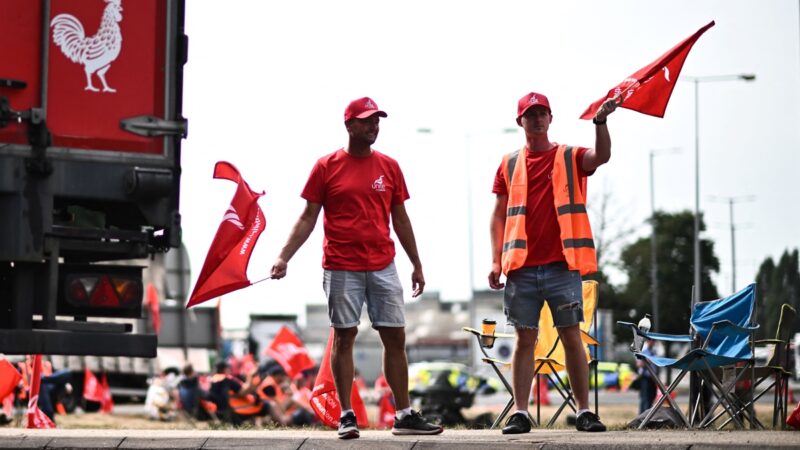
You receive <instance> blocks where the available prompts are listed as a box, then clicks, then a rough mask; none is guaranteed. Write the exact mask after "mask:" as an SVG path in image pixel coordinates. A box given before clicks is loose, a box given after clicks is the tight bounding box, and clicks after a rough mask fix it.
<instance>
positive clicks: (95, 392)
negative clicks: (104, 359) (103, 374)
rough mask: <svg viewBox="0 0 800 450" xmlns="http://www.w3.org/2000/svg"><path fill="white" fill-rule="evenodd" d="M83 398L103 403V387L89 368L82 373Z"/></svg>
mask: <svg viewBox="0 0 800 450" xmlns="http://www.w3.org/2000/svg"><path fill="white" fill-rule="evenodd" d="M83 398H85V399H86V400H91V401H93V402H97V403H102V402H103V386H101V385H100V383H99V382H98V381H97V377H96V376H94V374H93V373H92V372H91V371H90V370H89V368H86V369H84V371H83Z"/></svg>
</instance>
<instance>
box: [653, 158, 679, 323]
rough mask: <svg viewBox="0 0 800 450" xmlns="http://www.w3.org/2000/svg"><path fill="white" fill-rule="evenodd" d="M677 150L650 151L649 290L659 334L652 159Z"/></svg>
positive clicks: (659, 315)
mask: <svg viewBox="0 0 800 450" xmlns="http://www.w3.org/2000/svg"><path fill="white" fill-rule="evenodd" d="M679 152H680V149H678V148H663V149H654V150H650V220H651V222H652V223H651V225H652V227H653V230H652V234H651V235H650V289H652V292H651V293H650V294H651V301H652V308H653V329H654V330H657V331H659V332H661V327H660V323H659V318H660V317H661V314H660V313H659V310H658V258H657V257H656V256H657V255H656V252H657V246H656V194H655V176H654V175H653V159H655V157H656V156H659V155H666V154H673V153H679Z"/></svg>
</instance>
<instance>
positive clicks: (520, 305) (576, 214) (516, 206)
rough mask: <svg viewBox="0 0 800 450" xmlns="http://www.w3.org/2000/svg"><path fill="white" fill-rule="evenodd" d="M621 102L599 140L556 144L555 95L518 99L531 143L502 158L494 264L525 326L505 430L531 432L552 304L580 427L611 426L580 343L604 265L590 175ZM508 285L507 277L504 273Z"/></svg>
mask: <svg viewBox="0 0 800 450" xmlns="http://www.w3.org/2000/svg"><path fill="white" fill-rule="evenodd" d="M617 106H618V103H617V100H616V99H609V100H608V101H606V102H605V103H603V106H602V107H600V109H599V110H598V111H597V114H596V115H595V116H594V119H593V122H594V124H595V129H596V134H595V136H596V137H595V147H594V148H583V147H573V146H568V145H563V144H558V143H555V142H552V141H550V138H549V137H548V136H547V131H548V129H549V128H550V123H551V122H552V121H553V115H552V111H551V109H550V102H549V100H548V99H547V97H545V96H544V95H542V94H538V93H535V92H531V93H529V94H528V95H526V96H524V97H522V98H521V99H520V100H519V103H518V105H517V125H519V126H520V127H522V129H523V130H524V131H525V140H526V144H525V146H524V147H523V148H521V149H520V150H517V151H514V152H512V153H510V154H508V155H506V156H505V157H504V158H503V161H502V163H501V164H500V168H499V169H498V170H497V175H496V176H495V180H494V187H493V189H492V192H494V193H495V194H496V195H497V201H496V203H495V208H494V212H493V214H492V220H491V233H492V234H491V235H492V270H491V272H490V273H489V286H490V287H491V288H492V289H501V288H503V287H505V296H504V310H505V312H506V317H507V319H508V323H509V324H511V325H513V326H514V328H515V329H516V332H517V344H516V347H515V348H514V356H513V359H512V371H513V377H514V382H513V389H514V402H515V406H516V408H517V410H516V412H515V413H514V414H512V415H511V416H510V417H509V419H508V421H507V422H506V426H505V427H504V428H503V434H517V433H527V432H529V431H530V429H531V422H530V420H529V416H528V399H529V395H530V392H531V382H532V381H533V371H534V367H533V364H532V361H533V357H534V349H535V347H536V337H537V334H538V328H537V327H538V324H539V311H540V310H541V309H542V306H543V305H544V302H545V301H547V303H548V305H549V306H550V311H552V312H553V320H554V323H555V325H556V327H557V329H558V334H559V336H560V337H561V340H562V342H563V344H564V350H565V353H566V364H567V373H568V374H569V380H570V385H571V387H572V391H573V393H574V394H575V399H576V400H577V403H578V417H577V423H576V428H577V429H578V430H579V431H605V430H606V427H605V425H603V423H602V422H600V418H599V417H597V415H595V414H594V413H592V412H591V411H589V382H588V380H589V367H588V364H587V363H586V356H585V354H584V352H583V344H582V343H581V337H580V330H579V328H578V325H579V323H580V322H581V321H582V320H583V296H582V288H581V275H586V274H589V273H592V272H596V271H597V260H596V257H595V252H594V242H593V239H592V231H591V228H590V226H589V219H588V217H587V215H586V201H585V197H586V177H587V176H589V175H591V174H592V173H594V171H595V169H597V168H598V167H599V166H600V165H602V164H605V163H606V162H608V160H609V158H610V157H611V137H610V136H609V134H608V128H607V126H606V118H607V116H608V115H609V114H611V113H612V112H613V111H614V110H615V109H616V108H617ZM501 273H502V274H504V275H505V276H506V283H505V284H503V283H501V282H500V275H501Z"/></svg>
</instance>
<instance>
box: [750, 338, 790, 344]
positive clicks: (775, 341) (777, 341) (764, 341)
mask: <svg viewBox="0 0 800 450" xmlns="http://www.w3.org/2000/svg"><path fill="white" fill-rule="evenodd" d="M754 343H755V344H776V345H777V344H785V343H786V341H782V340H780V339H759V340H757V341H754Z"/></svg>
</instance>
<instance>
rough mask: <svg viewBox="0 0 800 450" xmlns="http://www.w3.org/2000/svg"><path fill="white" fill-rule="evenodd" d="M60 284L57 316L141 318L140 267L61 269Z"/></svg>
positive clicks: (88, 266) (93, 266)
mask: <svg viewBox="0 0 800 450" xmlns="http://www.w3.org/2000/svg"><path fill="white" fill-rule="evenodd" d="M69 269H73V270H71V271H70V270H69ZM60 284H61V286H62V289H61V294H60V295H59V297H60V298H61V301H60V302H59V307H58V313H59V314H61V315H75V316H87V317H93V316H102V317H130V318H138V317H141V309H142V293H143V292H144V289H143V288H142V277H141V268H140V267H122V266H110V265H82V266H77V265H76V266H65V267H64V268H63V269H62V276H61V280H60Z"/></svg>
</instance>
